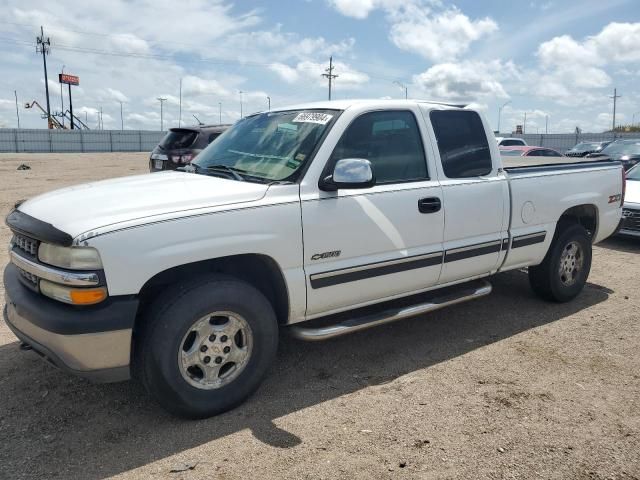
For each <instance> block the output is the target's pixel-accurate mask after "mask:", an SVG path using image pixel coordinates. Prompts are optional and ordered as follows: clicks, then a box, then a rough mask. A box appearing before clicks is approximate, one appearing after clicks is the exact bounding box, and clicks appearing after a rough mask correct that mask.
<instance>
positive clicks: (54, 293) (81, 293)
mask: <svg viewBox="0 0 640 480" xmlns="http://www.w3.org/2000/svg"><path fill="white" fill-rule="evenodd" d="M40 293H42V294H43V295H46V296H47V297H49V298H53V299H54V300H58V301H60V302H64V303H69V304H71V305H93V304H94V303H100V302H102V301H103V300H104V299H106V298H107V295H108V293H107V289H106V287H96V288H71V287H66V286H64V285H58V284H57V283H53V282H50V281H48V280H40Z"/></svg>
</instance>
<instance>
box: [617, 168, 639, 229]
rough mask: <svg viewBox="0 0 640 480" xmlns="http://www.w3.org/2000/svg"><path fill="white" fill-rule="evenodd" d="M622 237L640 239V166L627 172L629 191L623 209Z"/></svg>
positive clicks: (627, 190)
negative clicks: (628, 236) (627, 236)
mask: <svg viewBox="0 0 640 480" xmlns="http://www.w3.org/2000/svg"><path fill="white" fill-rule="evenodd" d="M620 233H621V234H622V235H630V236H633V237H640V165H636V166H635V167H633V168H632V169H631V170H629V171H628V172H627V189H626V192H625V196H624V206H623V207H622V223H621V225H620Z"/></svg>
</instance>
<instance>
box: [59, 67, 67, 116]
mask: <svg viewBox="0 0 640 480" xmlns="http://www.w3.org/2000/svg"><path fill="white" fill-rule="evenodd" d="M65 66H66V65H62V71H61V72H60V73H64V67H65ZM60 111H61V112H62V126H63V127H64V96H63V95H62V84H60Z"/></svg>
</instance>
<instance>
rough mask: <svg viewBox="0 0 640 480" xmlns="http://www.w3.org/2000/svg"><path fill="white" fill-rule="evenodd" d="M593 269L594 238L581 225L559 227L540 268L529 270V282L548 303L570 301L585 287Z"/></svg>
mask: <svg viewBox="0 0 640 480" xmlns="http://www.w3.org/2000/svg"><path fill="white" fill-rule="evenodd" d="M590 270H591V238H590V237H589V234H588V233H587V231H586V230H585V228H584V227H583V226H582V225H578V224H569V225H559V226H558V230H557V231H556V234H555V236H554V238H553V242H552V243H551V246H550V247H549V251H548V252H547V255H546V256H545V257H544V260H543V261H542V263H541V264H540V265H537V266H535V267H529V283H530V284H531V288H532V289H533V291H534V292H535V293H536V294H538V295H539V296H540V297H542V298H544V299H545V300H550V301H554V302H568V301H569V300H572V299H573V298H575V297H576V296H577V295H578V294H579V293H580V292H581V291H582V289H583V288H584V285H585V283H586V282H587V278H588V277H589V272H590Z"/></svg>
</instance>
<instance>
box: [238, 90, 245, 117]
mask: <svg viewBox="0 0 640 480" xmlns="http://www.w3.org/2000/svg"><path fill="white" fill-rule="evenodd" d="M239 93H240V120H242V94H243V93H244V92H243V91H242V90H240V91H239Z"/></svg>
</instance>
